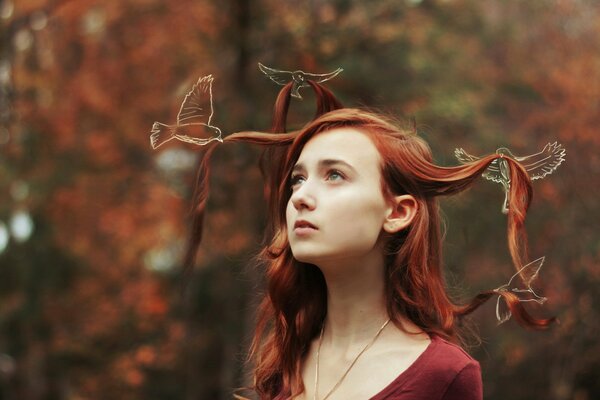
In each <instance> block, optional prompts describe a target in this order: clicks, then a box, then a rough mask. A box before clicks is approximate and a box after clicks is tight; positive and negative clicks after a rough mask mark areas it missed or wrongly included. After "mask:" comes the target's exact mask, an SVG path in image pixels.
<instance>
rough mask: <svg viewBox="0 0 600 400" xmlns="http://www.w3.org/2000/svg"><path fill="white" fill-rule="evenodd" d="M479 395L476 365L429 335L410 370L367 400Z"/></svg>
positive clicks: (473, 398)
mask: <svg viewBox="0 0 600 400" xmlns="http://www.w3.org/2000/svg"><path fill="white" fill-rule="evenodd" d="M481 392H482V389H481V370H480V367H479V363H478V362H477V361H476V360H475V359H473V358H472V357H471V356H470V355H469V354H468V353H467V352H466V351H465V350H463V349H462V348H461V347H460V346H458V345H456V344H453V343H450V342H448V341H447V340H444V339H443V338H441V337H439V336H433V335H432V336H431V343H430V344H429V346H428V347H427V349H426V350H425V351H424V352H423V354H421V356H420V357H419V358H418V359H417V360H416V361H415V362H414V363H413V364H412V365H411V367H410V368H409V369H407V370H406V371H405V372H404V373H402V374H401V375H400V376H398V378H396V380H394V382H392V383H391V384H390V385H389V386H388V387H387V388H385V389H384V390H383V391H381V392H380V393H379V394H378V395H376V396H374V397H372V398H371V400H384V399H386V400H388V399H402V400H405V399H406V400H412V399H444V400H453V399H462V400H479V399H481V397H482V394H481Z"/></svg>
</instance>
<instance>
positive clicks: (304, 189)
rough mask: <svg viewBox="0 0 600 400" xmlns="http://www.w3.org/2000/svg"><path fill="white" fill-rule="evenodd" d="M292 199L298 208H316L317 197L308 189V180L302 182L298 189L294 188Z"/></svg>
mask: <svg viewBox="0 0 600 400" xmlns="http://www.w3.org/2000/svg"><path fill="white" fill-rule="evenodd" d="M290 201H291V202H292V204H293V205H294V208H295V209H296V210H300V209H302V208H307V209H309V210H312V209H314V208H315V205H316V203H315V198H314V196H312V195H311V194H310V193H309V191H308V185H307V184H306V182H305V183H304V184H302V186H300V187H299V188H298V189H296V190H294V193H292V197H291V198H290Z"/></svg>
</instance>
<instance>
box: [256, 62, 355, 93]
mask: <svg viewBox="0 0 600 400" xmlns="http://www.w3.org/2000/svg"><path fill="white" fill-rule="evenodd" d="M258 68H260V70H261V71H262V72H263V73H264V74H265V75H267V76H268V77H269V79H271V80H272V81H273V82H275V83H276V84H278V85H281V86H285V85H287V84H288V83H289V82H290V81H293V82H294V84H293V86H292V97H295V98H297V99H300V100H302V96H301V95H300V88H303V87H309V86H310V85H309V84H308V83H307V82H306V81H307V80H309V79H310V80H312V81H315V82H317V83H322V82H325V81H328V80H330V79H331V78H333V77H335V76H336V75H337V74H339V73H340V72H342V71H343V69H342V68H338V69H336V70H335V71H333V72H330V73H328V74H311V73H308V72H304V71H294V72H291V71H280V70H277V69H273V68H269V67H267V66H265V65H263V64H261V63H258Z"/></svg>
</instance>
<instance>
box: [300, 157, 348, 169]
mask: <svg viewBox="0 0 600 400" xmlns="http://www.w3.org/2000/svg"><path fill="white" fill-rule="evenodd" d="M334 165H343V166H345V167H346V168H348V169H350V170H351V171H354V172H356V169H355V168H354V167H353V166H352V165H350V164H348V163H347V162H346V161H344V160H339V159H332V158H328V159H324V160H321V161H319V168H323V167H331V166H334ZM305 169H306V168H305V167H304V164H302V163H298V164H296V165H294V168H292V172H297V171H304V170H305Z"/></svg>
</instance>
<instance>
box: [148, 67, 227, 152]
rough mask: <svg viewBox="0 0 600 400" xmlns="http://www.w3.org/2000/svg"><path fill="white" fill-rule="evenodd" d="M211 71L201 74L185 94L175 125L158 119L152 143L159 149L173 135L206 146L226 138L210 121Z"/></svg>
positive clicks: (175, 137) (151, 137) (153, 127)
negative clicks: (209, 73) (208, 73)
mask: <svg viewBox="0 0 600 400" xmlns="http://www.w3.org/2000/svg"><path fill="white" fill-rule="evenodd" d="M213 80H214V78H213V77H212V75H206V76H203V77H200V78H199V79H198V82H196V83H195V84H194V86H193V87H192V90H190V92H189V93H188V94H187V95H186V96H185V99H183V103H181V108H180V109H179V113H178V114H177V124H176V125H165V124H163V123H160V122H155V123H154V124H153V125H152V130H151V132H150V145H151V146H152V148H153V149H157V148H158V147H160V146H161V145H163V144H164V143H166V142H168V141H169V140H171V139H178V140H181V141H182V142H186V143H193V144H196V145H199V146H204V145H206V144H208V143H210V142H212V141H213V140H218V141H220V142H223V139H222V137H221V130H220V129H219V128H217V127H216V126H213V125H211V124H210V122H211V119H212V116H213V101H212V83H213Z"/></svg>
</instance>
